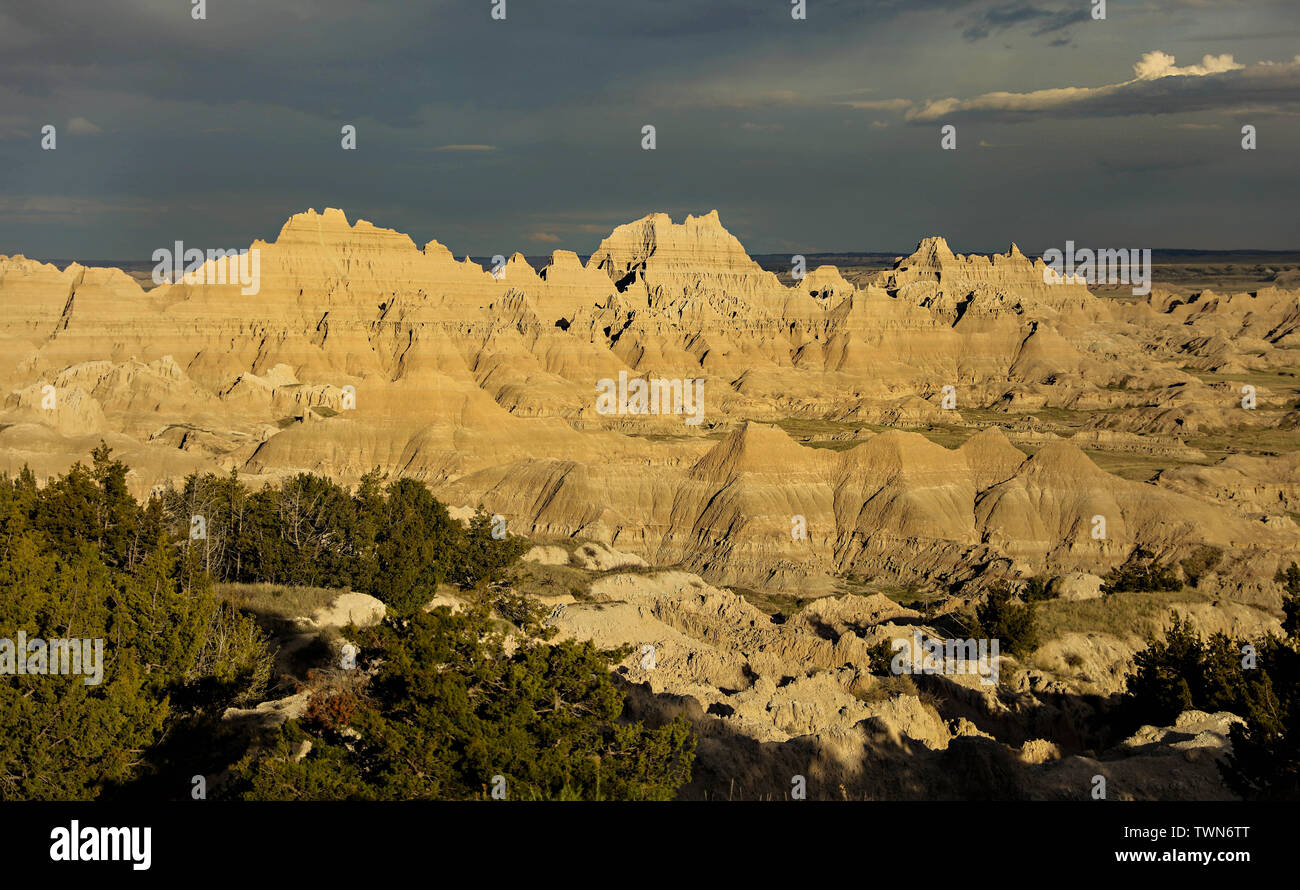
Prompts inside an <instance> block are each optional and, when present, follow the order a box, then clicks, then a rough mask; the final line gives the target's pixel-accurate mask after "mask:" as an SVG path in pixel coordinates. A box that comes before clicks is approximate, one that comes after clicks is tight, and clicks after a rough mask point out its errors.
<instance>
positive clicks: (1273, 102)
mask: <svg viewBox="0 0 1300 890" xmlns="http://www.w3.org/2000/svg"><path fill="white" fill-rule="evenodd" d="M1133 73H1134V77H1133V79H1131V80H1126V81H1122V82H1120V83H1113V84H1105V85H1102V86H1098V87H1056V88H1052V89H1045V90H1034V91H1032V92H1028V93H1011V92H993V93H984V94H983V95H980V96H976V97H974V98H972V99H956V98H947V99H936V100H931V101H929V102H926V103H925V104H924V105H921V106H919V107H914V108H912V109H910V110H908V112H907V113H906V115H905V117H906V119H907V120H909V121H912V122H914V123H926V122H932V121H940V120H946V119H948V118H951V117H956V116H966V117H971V116H984V117H995V118H1003V119H1008V120H1023V119H1025V118H1027V117H1030V116H1033V115H1049V116H1053V117H1116V116H1121V115H1129V114H1177V113H1180V112H1189V111H1205V110H1210V109H1220V110H1224V109H1233V108H1239V107H1241V106H1244V105H1253V106H1259V107H1263V108H1269V109H1278V108H1279V107H1282V106H1290V105H1300V56H1296V57H1295V59H1293V60H1292V61H1290V62H1257V63H1255V64H1253V65H1242V64H1239V63H1238V62H1237V61H1236V60H1235V59H1234V58H1233V57H1232V56H1231V55H1230V54H1224V55H1219V56H1212V55H1206V56H1205V57H1204V58H1202V59H1201V64H1199V65H1188V66H1186V67H1182V68H1180V67H1178V65H1177V64H1175V59H1174V57H1173V56H1171V55H1169V54H1168V53H1164V52H1160V51H1159V50H1155V51H1153V52H1148V53H1145V54H1144V55H1143V56H1142V58H1141V59H1140V60H1139V61H1138V62H1137V64H1135V65H1134V66H1133Z"/></svg>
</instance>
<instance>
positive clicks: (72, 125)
mask: <svg viewBox="0 0 1300 890" xmlns="http://www.w3.org/2000/svg"><path fill="white" fill-rule="evenodd" d="M68 132H69V133H71V134H72V135H73V136H93V135H94V134H96V133H102V132H104V131H103V130H102V129H100V128H99V127H97V126H96V125H95V124H93V123H91V122H90V121H88V120H86V119H85V118H84V117H74V118H73V119H72V120H70V121H68Z"/></svg>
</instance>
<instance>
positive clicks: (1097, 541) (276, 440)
mask: <svg viewBox="0 0 1300 890" xmlns="http://www.w3.org/2000/svg"><path fill="white" fill-rule="evenodd" d="M252 249H253V250H255V251H257V257H258V264H257V267H256V268H257V271H258V276H257V278H258V281H257V283H256V287H255V288H249V287H247V286H244V284H243V283H241V282H238V281H227V282H226V283H196V282H195V281H194V280H193V279H194V278H196V277H197V279H198V280H201V281H205V282H211V280H212V279H213V278H214V277H215V275H214V274H212V273H214V272H215V271H216V267H215V266H213V265H212V264H211V263H209V264H208V265H207V266H205V267H204V269H203V270H200V272H199V273H198V275H197V276H190V278H191V280H190V283H186V279H181V280H178V281H177V282H175V283H166V284H162V285H160V286H158V287H156V288H153V289H150V290H147V291H146V290H143V289H141V288H140V287H139V286H138V285H137V284H136V283H135V282H134V281H133V280H132V279H131V278H129V277H128V276H127V275H125V274H124V273H122V272H121V271H119V270H116V269H87V268H84V267H82V266H80V265H77V264H73V265H70V266H68V267H67V268H66V269H63V270H60V269H58V268H56V267H54V266H52V265H48V264H42V263H38V262H34V261H32V260H28V259H25V258H23V257H9V258H0V302H2V304H3V305H4V307H5V309H6V311H5V312H4V313H3V316H2V317H0V345H3V347H4V352H3V355H4V356H5V360H4V361H3V362H0V381H2V382H3V384H4V386H5V387H6V388H7V394H6V395H5V397H4V400H3V408H2V413H0V469H4V470H7V471H9V472H16V471H17V470H18V469H20V468H21V467H22V466H23V465H24V464H27V465H30V466H31V467H32V469H33V470H34V471H35V472H36V473H37V474H38V475H40V476H47V475H49V474H52V473H55V472H60V471H62V470H64V469H66V467H67V466H68V465H69V464H70V463H71V462H72V461H74V460H77V459H84V458H85V457H86V455H87V454H88V452H89V450H90V449H91V448H92V447H93V446H94V444H95V443H97V442H98V441H99V440H100V439H101V438H102V439H104V440H105V441H107V442H108V443H109V444H110V445H112V446H113V447H114V449H115V451H116V453H117V454H118V455H119V456H120V457H122V458H123V459H125V460H126V461H127V462H128V464H129V465H130V466H131V467H132V474H131V477H130V482H131V484H132V486H133V488H134V490H135V491H136V493H137V494H139V495H141V496H143V495H145V494H147V493H148V492H149V491H150V490H151V489H152V488H153V487H154V486H157V485H160V484H167V483H169V482H173V481H175V480H177V479H179V478H181V477H183V476H184V475H185V474H187V473H191V472H196V471H209V470H211V471H228V470H229V469H231V468H234V469H235V470H236V471H238V472H240V473H241V474H243V475H245V476H246V477H248V478H250V479H269V478H274V477H277V476H282V475H285V474H289V473H294V472H299V471H314V472H320V473H325V474H329V475H331V476H335V477H338V478H341V479H342V480H344V481H355V480H356V479H357V478H359V477H360V476H361V475H362V474H363V473H365V472H367V471H369V470H371V469H373V468H376V467H378V468H379V469H381V470H384V471H386V472H388V473H390V474H395V475H407V476H412V477H415V478H418V479H421V480H424V481H426V482H427V483H429V484H430V485H432V486H433V487H434V488H435V490H436V491H437V493H438V494H439V495H440V496H442V497H444V498H445V499H446V500H448V501H449V502H450V503H452V504H456V505H460V506H470V507H479V506H481V507H484V508H485V509H488V510H489V511H491V512H494V513H500V514H501V515H504V516H506V517H508V519H509V521H510V523H511V525H510V528H511V530H512V531H515V532H518V533H525V534H532V535H535V536H538V537H547V536H552V537H557V538H562V537H573V536H577V537H582V538H586V539H589V540H594V541H602V542H605V543H609V544H614V545H616V546H617V547H618V548H619V549H621V550H625V551H628V552H630V553H633V554H636V555H637V556H638V557H640V558H643V559H646V560H648V561H650V562H652V563H655V564H660V565H666V564H679V565H682V566H685V567H688V568H689V569H691V570H692V571H696V572H699V573H700V574H702V575H703V576H704V577H706V578H708V579H709V580H711V581H713V582H725V583H732V584H743V585H749V586H755V587H777V588H781V589H788V590H794V591H800V592H822V591H828V590H830V589H832V588H833V587H834V584H835V579H836V578H839V577H843V576H846V575H864V576H879V575H884V576H888V577H897V578H899V579H907V578H917V577H924V576H933V577H938V578H954V577H956V578H960V577H962V576H965V575H969V574H971V573H972V572H973V571H976V570H979V569H983V568H988V567H1000V568H1001V569H1005V570H1007V571H1013V570H1014V571H1020V570H1021V569H1024V570H1040V569H1041V568H1043V567H1044V566H1054V567H1059V568H1061V569H1064V570H1078V571H1085V572H1094V573H1100V572H1102V571H1104V570H1105V569H1106V568H1108V567H1109V566H1111V565H1113V564H1114V563H1115V562H1117V561H1119V560H1122V559H1123V558H1124V557H1125V556H1126V555H1127V554H1128V553H1129V552H1130V551H1131V549H1132V548H1133V547H1134V546H1137V545H1141V546H1143V547H1146V548H1148V549H1154V550H1156V551H1158V552H1160V553H1162V554H1164V555H1165V556H1169V557H1175V556H1177V555H1178V554H1179V553H1181V552H1183V551H1186V550H1187V549H1189V548H1192V547H1195V546H1197V545H1200V544H1212V545H1214V546H1217V547H1221V548H1223V549H1225V551H1227V552H1228V553H1229V561H1228V563H1226V564H1227V565H1231V566H1233V567H1235V568H1234V571H1238V572H1239V573H1240V574H1241V576H1242V577H1243V578H1246V579H1247V580H1246V581H1244V582H1243V583H1247V584H1249V583H1253V582H1251V581H1250V580H1249V579H1251V578H1255V579H1258V578H1264V577H1265V576H1271V573H1272V572H1273V571H1274V570H1275V567H1276V563H1277V562H1278V561H1279V559H1282V558H1284V556H1285V554H1288V553H1295V552H1296V551H1297V549H1298V548H1297V542H1298V540H1300V539H1298V537H1297V535H1298V532H1297V530H1296V527H1295V524H1294V522H1292V521H1291V520H1290V518H1288V516H1287V513H1288V511H1291V512H1293V511H1294V507H1295V498H1294V491H1292V488H1293V487H1294V486H1292V485H1291V483H1290V482H1289V481H1282V482H1269V481H1267V479H1266V478H1264V477H1267V476H1268V474H1269V473H1270V472H1272V468H1270V466H1269V465H1266V464H1263V463H1258V462H1252V461H1251V460H1249V459H1242V460H1239V461H1236V462H1230V463H1226V464H1225V465H1224V467H1223V468H1222V469H1221V470H1215V469H1213V468H1206V469H1205V470H1204V472H1202V473H1199V474H1198V472H1197V471H1196V470H1194V469H1187V468H1184V469H1182V470H1177V471H1174V470H1170V471H1168V472H1166V473H1164V474H1162V475H1161V476H1160V478H1159V484H1158V485H1153V484H1145V483H1144V482H1140V481H1132V480H1128V479H1124V478H1120V477H1119V476H1116V475H1113V474H1112V473H1109V472H1106V471H1105V470H1103V469H1101V468H1100V467H1099V466H1098V465H1097V464H1096V463H1095V462H1094V461H1093V460H1092V459H1091V458H1090V457H1089V456H1088V455H1086V454H1084V453H1083V452H1082V451H1081V450H1080V447H1079V446H1082V447H1086V448H1088V449H1090V452H1093V453H1095V452H1096V451H1098V450H1100V451H1113V452H1124V453H1149V454H1152V455H1156V454H1163V455H1166V456H1170V457H1171V459H1173V458H1177V459H1179V460H1182V461H1198V462H1199V463H1209V461H1210V458H1207V457H1204V452H1198V451H1196V450H1195V449H1194V448H1189V447H1188V446H1187V445H1185V444H1184V442H1183V441H1182V439H1180V438H1179V437H1180V436H1185V435H1188V434H1191V433H1212V432H1216V431H1224V430H1228V431H1232V430H1246V431H1254V432H1259V431H1263V432H1266V433H1270V434H1271V432H1270V431H1277V430H1285V429H1289V428H1294V426H1295V423H1294V422H1293V421H1294V415H1295V414H1296V412H1297V406H1296V405H1295V404H1292V403H1290V402H1287V401H1286V400H1285V399H1284V398H1283V397H1282V396H1281V393H1282V390H1281V389H1277V390H1276V391H1275V390H1274V389H1271V388H1270V387H1269V386H1268V385H1266V384H1261V385H1258V386H1256V387H1255V389H1254V398H1255V399H1256V400H1257V405H1255V407H1253V408H1251V409H1249V410H1248V409H1246V408H1245V407H1243V401H1242V399H1243V396H1242V393H1241V391H1240V389H1241V386H1240V383H1239V382H1234V381H1229V380H1226V379H1216V380H1210V381H1208V382H1207V381H1206V380H1203V379H1202V378H1201V377H1198V376H1196V373H1197V372H1204V373H1206V374H1218V375H1221V376H1222V375H1229V374H1232V373H1236V372H1239V371H1276V370H1277V369H1281V368H1285V367H1288V366H1294V364H1295V361H1294V356H1295V355H1296V353H1295V351H1294V350H1295V348H1296V346H1297V345H1300V342H1298V341H1297V337H1300V301H1298V300H1297V296H1296V292H1294V291H1285V290H1281V289H1279V288H1270V289H1267V290H1263V291H1259V292H1257V293H1254V294H1238V295H1232V296H1226V295H1217V294H1213V293H1211V292H1208V291H1206V292H1203V293H1201V294H1199V295H1195V296H1193V297H1192V298H1175V297H1173V296H1172V295H1170V294H1168V293H1166V292H1163V291H1161V290H1160V289H1159V288H1158V287H1157V288H1156V289H1155V290H1153V292H1152V293H1151V294H1150V296H1148V297H1147V298H1146V299H1145V300H1143V301H1141V302H1137V303H1119V302H1113V301H1108V300H1104V299H1102V298H1099V297H1096V296H1094V295H1093V294H1092V293H1091V292H1090V291H1089V290H1088V289H1087V288H1086V287H1084V286H1082V285H1078V284H1068V285H1048V284H1045V283H1044V280H1043V264H1042V261H1041V260H1032V261H1031V260H1030V259H1029V258H1027V257H1025V256H1024V255H1023V254H1022V253H1021V252H1020V250H1019V249H1018V248H1016V247H1015V246H1014V245H1012V247H1011V249H1010V251H1009V252H1008V253H1006V254H1000V255H995V256H993V257H982V256H961V255H956V254H954V253H953V252H952V251H951V250H950V249H949V247H948V245H947V244H946V243H945V242H944V241H943V239H942V238H928V239H926V240H925V241H923V242H922V243H921V244H920V245H919V246H918V248H917V250H916V251H915V252H914V253H913V254H912V255H911V256H908V257H904V258H901V259H900V260H899V261H898V262H897V263H896V264H895V267H894V268H893V269H891V270H888V271H886V272H883V273H881V274H879V275H877V276H875V278H874V280H873V281H871V282H870V283H868V284H866V285H864V286H862V287H858V286H855V285H854V284H852V283H850V282H849V281H848V280H847V279H846V278H845V277H844V276H843V275H841V274H840V273H839V271H838V270H837V269H835V268H834V267H829V266H823V267H820V268H817V269H814V270H812V271H811V272H810V273H809V274H808V275H807V276H806V277H804V278H803V279H802V280H801V281H799V282H796V283H795V284H794V286H791V287H787V286H785V285H783V284H782V283H781V281H780V280H779V279H778V278H777V277H776V275H774V274H772V273H771V272H768V271H765V270H764V269H762V268H761V267H760V266H759V265H758V264H757V263H756V262H754V261H753V260H752V259H751V258H750V257H749V256H748V255H747V254H746V252H745V250H744V248H743V246H742V245H741V244H740V242H739V241H738V240H737V239H736V238H735V237H734V236H732V235H731V234H730V233H729V232H727V230H726V229H725V228H724V227H723V226H722V224H721V222H720V220H719V218H718V215H717V214H716V212H714V213H709V214H705V215H703V216H698V217H694V216H692V217H688V218H687V219H686V221H685V222H684V223H680V224H678V223H674V222H672V220H670V219H669V218H668V217H667V216H666V215H664V214H653V215H650V216H647V217H645V218H643V219H641V220H638V221H636V222H632V223H628V224H627V225H623V226H620V227H618V228H617V229H615V230H614V232H612V233H611V234H610V236H609V237H608V238H606V239H605V240H604V241H603V242H602V243H601V244H600V246H599V248H598V249H597V250H596V252H595V253H594V254H593V255H592V256H591V258H590V259H589V260H588V261H587V262H586V263H585V264H584V263H582V262H581V261H580V259H579V258H578V256H577V255H576V254H573V253H571V252H568V251H556V252H555V253H554V254H553V255H552V257H551V258H550V261H549V262H547V263H545V264H543V265H542V266H541V268H538V269H534V268H533V267H532V266H531V265H530V264H529V263H528V261H527V260H526V259H525V258H524V257H523V256H522V255H519V254H515V255H514V256H512V257H510V258H509V260H508V261H507V262H506V263H505V264H504V266H502V267H501V268H500V269H498V270H496V271H495V273H494V272H492V271H489V270H486V269H484V268H482V267H481V266H479V265H478V264H476V263H473V262H471V261H469V260H462V261H458V260H456V259H455V257H454V256H453V255H452V253H451V251H450V250H449V249H448V248H447V247H445V246H443V245H442V244H440V243H438V242H437V241H430V242H429V243H428V244H426V245H425V246H424V247H423V248H420V247H418V246H417V245H416V244H415V243H414V242H413V241H412V240H411V239H410V238H409V237H408V236H406V235H403V234H401V233H398V232H395V231H392V230H389V229H384V228H379V227H376V226H374V225H372V224H370V223H368V222H365V221H358V222H356V223H355V224H353V223H349V222H348V220H347V218H346V217H345V215H344V214H343V213H342V211H339V210H333V209H330V210H326V211H325V212H324V213H319V214H318V213H316V212H314V211H309V212H307V213H302V214H298V215H295V216H293V217H292V218H291V219H290V220H289V221H288V222H287V223H286V224H285V225H284V227H283V229H282V230H281V231H280V233H279V235H278V237H276V238H275V240H274V241H271V242H263V241H256V242H254V243H253V244H252ZM637 380H647V381H648V382H647V387H649V385H650V382H654V383H655V386H656V387H659V385H660V384H663V386H662V388H656V389H655V390H653V391H654V392H655V393H657V394H665V395H664V397H663V399H662V400H659V399H658V398H657V397H653V398H652V401H653V402H654V407H653V408H652V409H651V410H650V411H649V412H648V413H638V411H637V410H636V402H635V397H634V396H633V397H632V398H631V399H630V400H629V398H628V393H627V392H626V391H625V390H628V389H631V388H634V387H635V383H632V382H633V381H637ZM602 382H604V384H603V383H602ZM696 383H698V384H699V386H701V387H702V389H701V390H700V391H701V392H702V396H701V401H700V408H701V411H700V419H701V420H702V421H703V422H702V423H700V424H698V425H692V424H688V423H685V422H684V420H685V417H684V414H683V410H682V408H683V406H682V404H681V399H680V396H676V397H675V396H674V392H676V393H681V392H683V390H684V388H690V387H693V386H694V385H695V384H696ZM629 384H631V385H629ZM602 385H613V386H615V388H616V389H617V391H618V399H617V401H618V402H619V405H620V407H621V408H628V406H631V410H615V411H609V410H604V409H602V406H601V403H600V401H599V400H598V399H597V394H598V392H599V391H600V388H601V387H602ZM674 386H675V387H676V390H674V388H673V387H674ZM690 391H694V390H690ZM674 398H676V401H674ZM1293 401H1294V399H1292V402H1293ZM1045 411H1065V412H1089V413H1088V415H1087V418H1088V419H1087V421H1086V423H1085V424H1083V425H1082V426H1083V427H1084V429H1083V431H1082V432H1080V433H1079V439H1078V441H1077V443H1076V442H1074V441H1072V440H1070V439H1069V438H1064V437H1060V436H1057V435H1056V434H1055V433H1051V434H1050V435H1049V434H1045V433H1042V432H1035V429H1034V428H1026V429H1025V431H1024V433H1023V435H1020V434H1017V433H1015V431H1014V430H1013V439H1014V441H1015V442H1016V443H1018V444H1019V445H1020V446H1021V447H1017V446H1016V445H1015V444H1013V443H1012V441H1008V439H1007V437H1006V436H1004V435H1003V434H1002V433H1000V432H997V431H996V430H988V431H986V432H983V433H980V434H978V435H974V436H973V437H969V436H967V437H965V439H966V440H965V441H964V444H961V445H960V447H948V446H946V445H945V444H941V443H939V442H936V441H933V440H932V439H931V438H927V436H925V435H921V434H920V433H919V432H916V430H929V429H931V428H936V429H937V428H947V429H950V430H951V429H954V428H962V429H966V430H973V429H974V428H975V427H978V426H979V425H980V423H981V420H980V418H981V417H986V416H987V415H988V414H989V413H990V412H993V413H997V414H999V415H1001V416H1008V417H1013V416H1016V415H1018V414H1020V415H1025V416H1029V415H1031V414H1035V413H1041V412H1045ZM1288 418H1293V420H1288ZM776 422H781V424H782V425H783V426H785V427H787V428H789V424H790V423H791V422H795V423H796V424H797V423H828V424H834V425H836V426H835V427H834V429H836V430H839V431H841V432H837V433H836V434H835V435H836V436H837V437H838V442H839V443H840V444H843V445H850V446H851V447H847V448H846V449H844V450H838V451H837V450H831V449H828V448H814V447H808V446H807V445H806V444H801V443H800V442H799V441H796V440H795V438H793V437H792V436H791V435H790V434H788V433H787V432H785V431H783V429H782V427H778V426H775V425H773V424H775V423H776ZM1288 423H1289V424H1290V427H1288ZM831 438H835V437H831ZM854 443H857V444H854ZM1144 443H1145V444H1144ZM1144 449H1147V450H1146V451H1145V452H1144ZM1197 455H1200V457H1197ZM1283 469H1284V470H1285V478H1286V479H1287V480H1289V479H1290V477H1291V476H1293V475H1294V473H1293V472H1292V470H1293V468H1291V467H1290V466H1289V464H1288V465H1287V467H1285V468H1283ZM1243 479H1249V480H1255V481H1254V482H1249V483H1247V482H1242V481H1241V480H1243ZM1245 484H1249V485H1251V492H1253V493H1242V492H1241V491H1240V490H1238V488H1234V486H1238V487H1239V486H1241V485H1245ZM1098 516H1101V517H1104V518H1105V520H1106V534H1105V536H1104V537H1102V538H1097V537H1094V536H1093V529H1094V527H1095V523H1094V518H1095V517H1098Z"/></svg>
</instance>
